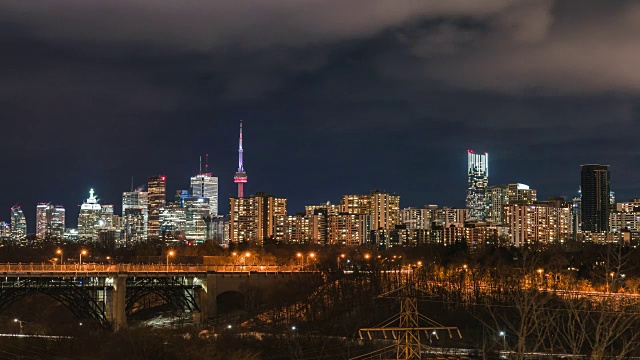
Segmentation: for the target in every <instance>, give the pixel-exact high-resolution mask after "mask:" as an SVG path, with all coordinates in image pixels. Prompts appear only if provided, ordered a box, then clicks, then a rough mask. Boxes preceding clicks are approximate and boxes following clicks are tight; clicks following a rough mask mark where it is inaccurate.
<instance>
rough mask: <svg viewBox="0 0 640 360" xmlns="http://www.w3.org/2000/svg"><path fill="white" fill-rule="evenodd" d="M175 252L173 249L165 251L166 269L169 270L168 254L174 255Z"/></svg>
mask: <svg viewBox="0 0 640 360" xmlns="http://www.w3.org/2000/svg"><path fill="white" fill-rule="evenodd" d="M175 254H176V252H175V251H173V250H169V251H167V271H169V256H174V255H175Z"/></svg>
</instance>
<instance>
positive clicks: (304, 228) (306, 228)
mask: <svg viewBox="0 0 640 360" xmlns="http://www.w3.org/2000/svg"><path fill="white" fill-rule="evenodd" d="M311 221H312V218H310V217H307V216H306V215H305V214H304V213H299V214H295V215H288V216H287V219H286V222H285V230H284V241H285V242H287V243H289V244H308V243H310V242H311Z"/></svg>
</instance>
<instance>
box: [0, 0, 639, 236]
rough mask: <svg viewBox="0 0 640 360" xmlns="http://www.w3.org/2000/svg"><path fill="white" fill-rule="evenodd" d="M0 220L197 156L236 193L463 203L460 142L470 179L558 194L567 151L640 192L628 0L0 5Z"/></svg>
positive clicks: (179, 185)
mask: <svg viewBox="0 0 640 360" xmlns="http://www.w3.org/2000/svg"><path fill="white" fill-rule="evenodd" d="M0 49H2V50H1V54H2V55H1V56H0V69H1V70H0V84H1V86H0V120H1V124H2V130H1V132H0V150H1V153H2V166H1V169H2V170H1V172H0V174H1V175H2V176H0V189H2V190H0V209H5V210H3V211H1V212H0V220H5V221H9V219H10V216H9V215H10V211H9V208H10V207H11V206H12V205H14V204H16V203H19V204H21V205H22V206H23V208H24V210H25V212H26V215H27V221H28V223H29V228H30V231H33V228H34V219H35V204H36V203H37V202H41V201H45V202H47V201H52V202H54V203H55V204H61V205H64V206H65V207H66V208H67V219H68V220H67V226H75V223H76V220H77V212H78V207H77V205H78V204H81V203H82V201H83V199H85V198H87V196H88V191H89V188H91V187H93V188H95V190H96V192H97V195H98V196H99V197H100V198H101V199H102V201H103V203H112V204H115V205H116V211H117V212H118V213H119V211H120V210H119V209H120V204H121V193H122V191H128V190H129V188H130V186H131V177H132V176H133V178H134V185H135V186H140V185H143V184H145V183H146V179H147V178H148V177H149V176H152V175H156V174H164V175H166V176H167V179H168V190H169V191H168V193H169V196H170V197H172V194H173V193H174V192H175V190H176V189H187V188H188V183H189V177H190V176H191V175H194V174H195V173H197V172H198V157H199V156H200V155H204V154H206V153H208V154H209V155H210V168H211V170H212V172H213V173H214V174H215V175H217V176H218V177H219V178H220V198H221V199H220V204H221V211H222V212H227V211H228V200H227V198H228V196H229V195H232V194H234V193H235V185H234V184H233V174H234V172H235V169H236V167H237V141H238V140H237V137H238V122H239V120H240V119H243V120H244V124H245V168H246V171H247V174H248V177H249V182H248V184H247V186H246V188H245V193H246V194H253V193H255V192H257V191H265V192H268V193H271V194H274V195H276V196H281V197H286V198H288V199H289V203H288V208H289V212H291V213H295V212H298V211H302V210H303V206H304V205H305V204H315V203H319V202H324V201H327V200H331V201H332V202H338V201H339V199H340V197H341V195H342V194H346V193H368V192H369V191H370V190H372V189H380V190H387V191H390V192H395V193H398V194H400V195H401V206H403V207H405V206H422V205H424V204H440V205H451V206H463V205H464V197H465V188H466V150H467V149H475V150H476V151H480V152H484V151H487V152H488V153H489V154H490V177H489V183H490V185H491V184H499V183H508V182H523V183H526V184H529V185H530V186H532V187H533V188H535V189H537V190H538V195H539V198H541V199H542V198H546V197H548V196H565V197H568V198H570V197H573V196H575V195H576V193H577V190H578V186H579V182H580V164H582V163H605V164H610V165H611V179H612V190H614V191H616V195H617V198H618V200H626V199H628V198H631V197H636V196H639V195H640V192H638V189H637V185H636V184H637V182H638V179H640V168H639V167H638V166H637V164H638V160H639V159H640V153H639V151H640V144H639V143H638V134H639V133H640V132H639V131H640V122H639V120H640V117H639V108H638V105H639V104H640V102H639V101H638V95H639V93H640V3H638V2H637V1H614V0H610V1H604V0H598V1H595V0H574V1H546V0H530V1H528V0H482V1H478V0H430V1H409V0H407V1H404V0H307V1H301V0H264V1H256V0H233V1H217V0H212V1H202V0H180V1H176V0H92V1H86V0H58V1H25V0H3V1H2V2H0Z"/></svg>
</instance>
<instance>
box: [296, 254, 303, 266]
mask: <svg viewBox="0 0 640 360" xmlns="http://www.w3.org/2000/svg"><path fill="white" fill-rule="evenodd" d="M296 256H297V257H298V259H300V266H304V257H303V256H302V253H297V254H296Z"/></svg>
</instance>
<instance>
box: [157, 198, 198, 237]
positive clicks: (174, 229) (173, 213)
mask: <svg viewBox="0 0 640 360" xmlns="http://www.w3.org/2000/svg"><path fill="white" fill-rule="evenodd" d="M191 215H193V214H191ZM186 229H187V212H186V208H184V207H182V206H179V205H178V204H169V205H167V206H165V207H163V208H162V209H160V233H161V234H162V235H161V236H162V239H163V241H164V242H181V241H184V240H186Z"/></svg>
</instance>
